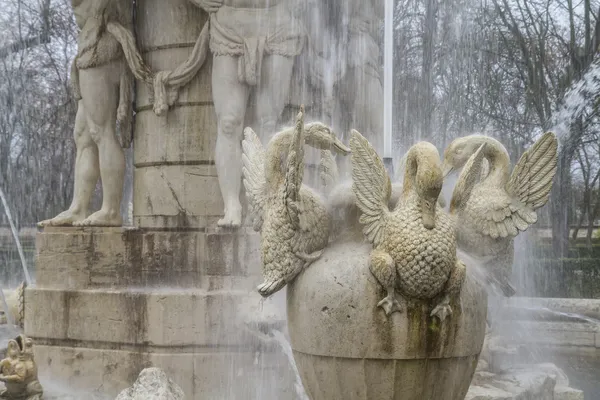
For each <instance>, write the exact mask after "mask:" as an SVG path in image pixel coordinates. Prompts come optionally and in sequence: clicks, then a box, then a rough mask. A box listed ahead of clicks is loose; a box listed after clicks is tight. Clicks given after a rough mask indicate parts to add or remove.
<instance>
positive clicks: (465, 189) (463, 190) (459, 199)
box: [450, 144, 485, 214]
mask: <svg viewBox="0 0 600 400" xmlns="http://www.w3.org/2000/svg"><path fill="white" fill-rule="evenodd" d="M484 147H485V144H482V145H481V146H479V149H477V151H476V152H475V153H474V154H473V155H471V157H469V160H468V161H467V163H466V164H465V166H464V168H463V170H462V172H461V173H460V176H459V177H458V181H457V182H456V186H455V187H454V191H453V192H452V200H450V213H451V214H454V213H456V212H457V211H459V210H462V209H463V208H464V207H465V205H466V204H467V201H468V200H469V198H470V197H471V193H472V192H473V188H474V187H475V185H476V184H477V183H478V182H479V179H480V178H481V170H482V167H483V160H485V158H484V154H483V149H484Z"/></svg>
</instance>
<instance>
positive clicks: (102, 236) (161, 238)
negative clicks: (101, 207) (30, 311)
mask: <svg viewBox="0 0 600 400" xmlns="http://www.w3.org/2000/svg"><path fill="white" fill-rule="evenodd" d="M37 239H38V241H37V259H36V284H37V286H38V287H39V288H55V289H57V288H62V289H69V290H78V289H98V288H119V287H173V288H174V287H180V288H203V289H206V290H227V289H233V290H248V291H249V290H252V289H253V288H254V286H255V285H257V284H258V283H259V282H260V252H259V240H260V238H259V236H258V234H256V233H255V232H253V231H252V230H251V229H239V230H237V231H235V232H231V231H230V232H214V231H213V232H208V233H207V232H203V231H197V230H179V231H158V230H154V231H153V230H142V229H134V228H46V229H45V230H43V231H41V232H38V236H37Z"/></svg>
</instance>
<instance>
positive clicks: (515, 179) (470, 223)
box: [444, 132, 558, 297]
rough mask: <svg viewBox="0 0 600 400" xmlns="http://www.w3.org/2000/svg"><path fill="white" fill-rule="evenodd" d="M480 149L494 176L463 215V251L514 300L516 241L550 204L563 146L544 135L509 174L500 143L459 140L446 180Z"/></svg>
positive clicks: (447, 161)
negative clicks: (542, 209) (545, 205)
mask: <svg viewBox="0 0 600 400" xmlns="http://www.w3.org/2000/svg"><path fill="white" fill-rule="evenodd" d="M481 145H485V149H484V152H483V154H484V157H485V159H486V160H487V164H488V169H489V171H488V172H487V173H485V174H481V180H480V182H478V183H477V184H476V185H475V187H474V188H473V190H472V194H471V196H470V199H469V201H468V202H467V204H466V206H465V207H464V209H462V210H461V212H460V213H459V215H458V220H459V225H458V226H459V229H458V236H457V240H458V246H459V248H460V249H461V250H463V251H465V252H466V253H468V254H469V255H470V256H471V257H473V258H474V259H476V260H478V261H479V262H480V263H481V264H482V267H483V268H484V269H485V271H486V273H487V277H486V279H487V280H488V283H489V284H492V285H493V286H497V287H499V288H500V290H501V291H502V292H503V294H504V295H505V296H507V297H510V296H512V295H514V294H515V289H514V287H513V285H512V284H511V282H510V274H511V270H512V264H513V257H514V243H513V240H514V238H515V236H517V234H518V233H519V232H521V231H525V230H527V229H528V228H529V227H530V226H531V225H532V224H534V223H535V222H536V221H537V213H536V211H535V210H537V209H538V208H540V207H542V206H543V205H544V204H546V202H547V201H548V197H549V195H550V190H551V189H552V181H553V179H554V175H555V174H556V165H557V153H558V141H557V139H556V136H555V135H554V133H552V132H547V133H545V134H544V135H543V136H542V137H541V138H540V139H539V140H538V141H537V142H536V143H535V144H534V145H533V146H532V147H531V148H530V149H529V150H527V151H526V152H525V153H523V156H522V157H521V159H520V160H519V162H518V163H517V165H516V166H515V168H514V169H513V171H512V174H510V158H509V156H508V152H507V151H506V148H505V147H504V146H503V145H502V144H501V143H500V142H499V141H497V140H496V139H493V138H491V137H487V136H482V135H471V136H466V137H462V138H458V139H456V140H454V141H453V142H452V143H450V145H449V146H448V147H447V149H446V151H445V152H444V176H446V175H448V174H449V173H450V172H452V171H453V170H457V169H459V168H461V167H462V166H463V165H465V163H466V162H467V160H468V159H469V157H471V155H472V154H473V153H474V152H475V151H477V149H478V148H479V147H480V146H481Z"/></svg>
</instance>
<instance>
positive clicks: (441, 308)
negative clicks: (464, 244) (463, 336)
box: [431, 260, 467, 322]
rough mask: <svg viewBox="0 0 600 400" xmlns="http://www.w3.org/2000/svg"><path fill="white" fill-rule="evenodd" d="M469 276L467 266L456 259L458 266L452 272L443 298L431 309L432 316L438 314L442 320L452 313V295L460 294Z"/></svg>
mask: <svg viewBox="0 0 600 400" xmlns="http://www.w3.org/2000/svg"><path fill="white" fill-rule="evenodd" d="M466 277H467V267H466V266H465V264H463V263H462V261H460V260H456V266H455V267H454V269H453V270H452V272H450V277H449V278H448V282H447V283H446V288H445V289H444V293H443V294H442V298H441V300H440V301H439V302H438V304H437V305H436V306H435V308H434V309H433V311H431V316H437V317H438V318H439V319H440V321H442V322H443V321H444V320H445V319H446V317H447V316H449V315H452V307H450V297H451V296H456V295H459V294H460V290H461V289H462V286H463V283H464V282H465V278H466Z"/></svg>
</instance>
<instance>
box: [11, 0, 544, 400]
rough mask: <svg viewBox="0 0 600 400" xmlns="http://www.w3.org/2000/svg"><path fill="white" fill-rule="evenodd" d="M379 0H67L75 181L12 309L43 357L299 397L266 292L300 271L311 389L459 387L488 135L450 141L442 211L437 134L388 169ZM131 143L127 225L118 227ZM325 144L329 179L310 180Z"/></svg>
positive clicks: (294, 279) (44, 231) (473, 335)
mask: <svg viewBox="0 0 600 400" xmlns="http://www.w3.org/2000/svg"><path fill="white" fill-rule="evenodd" d="M381 3H382V2H378V1H365V0H351V1H347V2H345V8H344V9H343V13H342V14H343V15H344V21H345V22H344V23H340V24H337V25H334V26H329V25H328V23H327V22H326V21H327V20H328V18H329V19H330V17H331V16H327V15H326V7H325V8H322V7H323V6H322V5H320V4H313V3H312V2H307V3H306V4H297V2H294V1H291V0H276V1H265V0H225V1H223V0H170V1H161V0H137V1H136V2H135V9H134V3H133V2H129V1H124V0H78V1H75V0H74V1H73V2H72V5H73V10H74V13H75V18H76V21H77V24H78V26H79V28H80V30H81V32H80V35H79V40H78V53H77V57H76V58H75V60H74V62H73V66H72V83H73V88H74V95H75V97H76V99H77V100H78V102H79V103H78V104H79V105H78V113H77V119H76V123H75V130H74V137H75V143H76V147H77V155H76V157H77V162H76V170H75V174H74V176H75V185H74V187H75V189H74V195H73V202H72V204H71V206H70V207H69V209H68V210H66V211H65V212H63V213H61V214H59V215H58V216H56V217H55V218H52V219H49V220H46V221H42V222H40V227H41V229H40V231H39V232H38V233H37V238H36V247H37V255H36V282H35V284H34V285H31V286H29V287H27V288H26V289H25V288H24V287H22V288H20V289H19V290H17V291H16V292H15V293H14V294H13V295H12V296H10V297H9V299H10V304H9V310H5V311H6V312H10V313H12V315H13V316H14V317H15V318H14V320H17V321H19V322H20V321H21V320H24V327H25V328H24V329H25V334H26V335H27V337H30V338H33V340H35V344H36V345H35V360H36V362H37V366H39V370H40V376H41V377H44V376H47V377H51V378H52V379H53V380H60V381H62V382H65V383H66V384H67V385H68V386H69V388H72V389H73V390H75V389H90V388H96V390H97V391H100V392H102V393H103V394H106V395H110V396H112V397H114V396H115V395H116V394H117V393H119V392H120V393H121V395H120V397H119V398H121V396H124V398H127V397H126V396H130V395H131V396H133V394H132V393H137V392H140V393H147V392H144V390H146V389H145V386H144V385H146V384H147V383H148V381H151V380H152V379H154V378H152V377H154V376H160V377H162V378H161V379H163V381H164V382H165V387H168V388H172V391H173V392H174V393H175V392H176V393H177V396H178V397H177V398H179V397H181V396H182V393H185V394H186V395H187V396H188V398H193V399H194V398H206V399H218V398H227V399H257V398H261V399H278V400H286V399H290V400H291V399H296V398H298V395H299V393H297V392H296V391H295V390H294V384H295V381H296V380H297V379H298V377H297V376H296V373H295V372H294V368H291V367H294V365H292V366H290V359H289V358H288V356H290V355H289V354H288V353H286V349H287V348H286V349H283V350H282V349H281V348H280V347H279V345H278V344H276V341H275V340H273V338H279V337H281V336H282V334H281V332H279V330H281V329H283V328H284V327H285V322H286V321H285V311H284V310H282V309H278V308H277V304H276V302H274V301H272V300H271V299H268V300H263V299H261V298H260V295H262V296H264V297H269V296H271V295H273V294H274V293H275V292H277V291H279V290H281V289H282V288H284V287H285V286H286V285H287V323H288V326H289V336H290V344H291V348H292V351H291V352H290V353H293V358H294V360H295V364H296V365H297V369H298V375H299V377H300V379H301V381H302V384H303V386H304V388H305V389H306V392H307V393H308V395H309V396H310V398H311V399H313V400H317V399H323V400H328V399H338V398H344V399H367V398H379V397H382V398H383V397H385V398H395V399H400V398H402V399H415V400H417V399H422V398H428V399H432V400H433V399H444V400H460V399H463V398H465V395H466V394H467V391H468V390H469V385H470V383H471V379H472V377H473V374H474V373H475V368H476V366H477V362H478V359H479V355H480V353H481V351H482V346H483V343H484V337H485V332H486V327H485V321H486V313H487V306H486V304H487V295H486V292H485V290H484V286H483V285H482V282H480V281H479V280H478V279H476V277H474V276H472V274H470V273H468V271H469V268H470V267H469V265H468V263H467V264H466V265H465V263H463V261H464V260H463V261H461V260H460V259H458V258H457V255H456V253H457V252H456V250H457V248H460V247H461V243H462V242H461V236H460V234H459V235H458V236H457V234H456V231H457V224H460V222H461V221H462V220H464V219H465V218H466V217H465V210H467V209H468V206H469V201H470V199H471V198H473V196H475V197H476V195H477V193H478V192H477V186H476V182H477V181H478V179H479V177H480V175H481V170H482V169H483V166H482V163H483V158H484V156H489V154H488V153H489V152H490V150H489V147H490V146H489V144H487V143H482V144H480V145H477V146H475V148H474V149H473V151H472V152H471V154H468V155H467V156H466V158H465V159H464V160H462V159H461V160H460V162H458V161H457V164H460V165H456V167H463V166H464V164H465V163H466V166H464V168H463V172H462V174H461V178H460V180H459V183H458V184H457V188H456V189H455V194H454V196H453V198H452V201H451V202H450V213H446V212H445V211H444V210H442V208H441V206H439V205H438V203H439V202H440V201H439V200H440V199H438V196H439V193H440V190H441V184H442V180H443V172H444V171H443V169H442V164H441V160H440V157H439V154H438V153H437V150H435V148H434V147H433V145H431V144H427V143H420V144H418V145H415V147H414V149H411V152H409V153H408V155H407V158H406V159H407V163H406V165H407V167H406V177H405V179H404V181H403V187H402V186H398V185H392V184H391V182H390V179H389V177H388V176H387V172H386V171H385V168H384V167H383V162H382V161H381V159H380V158H379V156H378V153H380V152H381V151H382V149H381V147H382V144H383V140H382V137H381V134H380V133H381V132H382V129H381V126H382V123H381V122H382V121H381V118H380V117H382V115H381V116H379V115H378V113H381V110H382V106H381V104H380V102H381V99H382V97H383V96H382V95H381V93H382V84H381V79H380V78H381V77H380V71H379V66H378V65H379V64H378V58H379V53H378V52H379V48H378V45H377V41H376V37H377V31H378V25H380V24H381V22H382V21H383V17H384V15H383V14H384V13H383V7H382V4H381ZM323 36H326V37H329V38H330V39H331V38H335V37H337V38H342V39H340V40H338V41H335V40H329V41H327V40H316V39H318V38H321V37H323ZM327 44H329V45H327ZM361 52H364V53H365V54H361ZM340 61H341V62H340ZM134 83H135V84H134ZM133 99H135V101H132V100H133ZM132 104H133V105H134V109H132V106H131V105H132ZM301 104H306V107H304V106H302V107H299V106H300V105H301ZM298 108H300V109H301V111H300V113H299V114H298V117H297V119H296V124H295V125H294V127H293V128H288V129H283V130H280V131H279V133H277V134H275V132H276V131H278V130H279V126H280V125H282V124H285V123H286V122H291V119H292V118H291V117H290V115H294V114H295V113H296V111H297V109H298ZM134 111H135V115H134ZM134 116H135V118H133V117H134ZM305 118H306V119H309V118H313V119H323V120H325V119H327V121H328V124H323V123H318V122H307V123H305V121H304V119H305ZM246 126H248V127H249V128H247V129H245V130H244V129H243V127H246ZM349 128H356V129H360V130H361V131H363V132H365V136H366V138H365V137H363V136H362V135H361V134H359V133H358V132H356V131H355V132H353V136H352V139H351V142H350V143H351V145H350V147H351V148H352V155H351V157H349V159H351V161H352V179H353V185H352V187H351V188H349V187H347V186H344V185H343V184H341V185H338V184H340V183H341V182H340V181H339V175H340V174H339V173H338V171H337V165H338V164H342V162H340V160H339V159H340V158H341V157H342V156H344V155H347V154H348V153H350V150H349V149H348V148H347V147H346V146H345V145H344V143H343V141H344V140H343V139H344V138H343V135H339V136H336V134H335V132H336V131H340V130H342V131H346V130H348V129H349ZM132 132H133V133H132ZM117 138H118V139H120V140H117ZM242 139H243V143H242ZM367 139H369V140H367ZM263 144H264V145H265V147H264V148H263ZM305 144H306V145H308V146H310V147H313V148H316V149H317V150H318V151H317V152H315V153H314V154H319V156H318V157H317V158H316V161H315V157H312V158H311V156H310V154H307V155H306V157H305V155H304V150H305ZM131 145H133V146H134V160H133V162H134V191H133V193H134V194H133V222H134V226H122V219H121V216H120V214H119V210H120V202H121V197H122V185H123V175H124V171H125V168H124V165H125V164H124V157H123V151H122V148H124V147H129V146H131ZM334 153H337V154H338V155H339V156H338V158H337V159H335V158H334ZM314 154H313V156H314ZM283 155H285V157H282V156H283ZM445 161H448V156H446V157H445ZM455 161H456V160H455ZM311 162H318V164H319V171H320V177H321V178H322V179H323V184H322V185H321V186H322V188H324V189H325V192H326V194H327V195H328V196H325V197H326V198H323V196H321V195H319V194H318V193H316V192H315V191H313V190H312V189H310V188H309V187H308V186H307V185H304V182H305V181H306V180H304V179H303V178H304V166H305V164H310V163H311ZM549 168H550V169H552V166H550V167H549ZM342 172H343V171H342ZM492 172H493V170H492ZM546 172H548V171H546ZM548 173H550V172H548ZM553 173H554V171H552V175H553ZM484 175H485V174H484ZM546 175H547V174H546ZM546 175H545V178H547V176H546ZM481 176H483V175H481ZM99 178H100V179H101V182H102V189H103V203H102V207H101V209H100V210H97V211H96V212H94V213H90V212H89V211H90V210H89V204H90V198H91V194H92V192H93V189H94V187H95V185H96V184H97V181H98V179H99ZM546 180H547V179H546ZM546 180H544V181H543V182H542V183H543V184H542V186H544V190H545V189H546V186H547V182H546ZM550 181H551V177H550ZM521 183H523V180H520V181H519V180H517V181H515V185H516V186H515V187H517V186H519V185H518V184H521ZM535 184H536V183H535V182H534V185H535ZM519 187H520V186H519ZM242 189H245V190H242ZM244 194H245V196H244ZM543 197H544V196H541V197H540V198H538V199H537V200H536V202H535V204H533V205H532V204H528V203H526V202H525V204H522V206H523V210H524V211H523V210H521V209H519V211H517V213H519V212H520V211H523V213H525V212H526V211H529V210H528V209H527V210H525V208H527V207H530V206H531V207H533V208H535V207H539V206H541V205H542V203H545V201H546V200H547V197H546V198H543ZM534 206H535V207H534ZM531 207H530V208H531ZM532 212H533V211H532ZM246 216H249V217H250V218H249V220H251V225H252V228H254V229H252V228H251V227H250V226H248V225H250V224H247V223H246V221H244V217H246ZM336 216H337V217H336ZM522 217H523V218H524V219H525V222H526V223H529V224H530V223H533V222H534V221H530V219H531V218H533V217H531V214H526V215H525V216H522ZM527 217H531V218H529V219H527ZM515 220H516V221H517V222H515V224H516V225H517V228H519V229H520V225H519V221H518V220H517V218H516V217H515ZM390 227H391V228H390ZM255 230H256V231H259V232H260V234H258V233H256V232H255ZM463 236H464V235H463ZM463 239H464V237H463ZM507 240H510V239H507ZM510 245H511V246H512V242H510ZM411 246H412V247H411ZM509 247H510V246H509ZM511 262H512V259H511ZM261 267H262V270H261ZM261 272H262V274H261ZM261 275H262V276H261ZM261 281H262V282H263V283H262V284H261ZM259 284H260V285H259ZM257 287H258V290H257ZM23 292H24V295H23ZM259 294H260V295H259ZM274 297H277V295H275V296H274ZM273 332H275V335H273ZM22 340H31V339H27V338H25V337H24V339H22ZM28 343H29V342H28ZM31 343H32V342H31ZM274 343H275V344H274ZM11 346H12V347H13V348H14V344H12V345H11ZM13 350H14V349H13ZM15 351H16V350H15ZM290 357H291V356H290ZM32 359H33V358H32ZM9 361H10V360H9ZM8 364H10V362H7V365H8ZM292 364H293V361H292ZM147 367H152V369H145V368H147ZM155 368H160V369H162V370H163V371H164V372H165V373H166V375H165V373H163V372H161V371H159V370H157V369H155ZM30 369H32V370H33V368H30ZM142 370H144V371H145V372H143V373H142V374H141V375H140V378H139V380H138V381H137V382H136V384H134V386H133V387H131V389H127V390H125V391H123V389H125V388H128V387H130V386H131V384H132V382H133V381H134V380H135V379H136V377H137V376H138V374H139V373H140V371H142ZM2 374H3V375H2V376H4V375H6V373H4V372H3V373H2ZM36 376H37V375H36ZM166 376H169V377H172V379H173V381H170V380H168V379H167V378H166ZM35 382H37V378H36V379H35ZM37 385H39V382H37ZM33 386H35V385H32V388H33V389H35V390H33V389H32V391H31V393H25V394H26V395H29V394H31V396H38V393H37V392H36V390H37V387H33ZM151 386H152V385H151V384H150V387H151ZM40 390H41V389H40ZM34 392H35V393H34ZM18 395H20V394H18ZM13 397H14V396H13ZM9 398H10V397H9ZM15 398H19V397H18V396H17V397H15ZM33 398H34V397H32V398H31V399H32V400H33Z"/></svg>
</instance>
